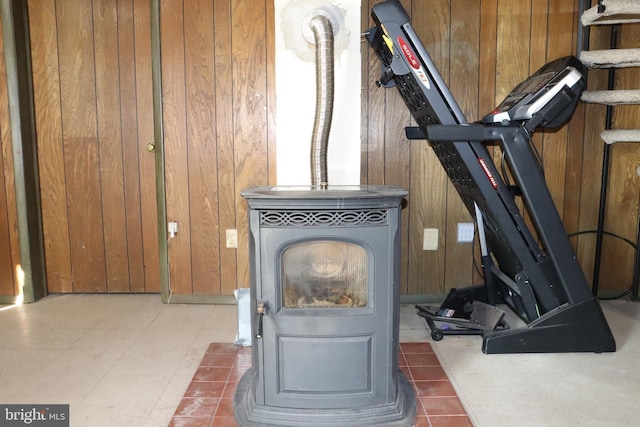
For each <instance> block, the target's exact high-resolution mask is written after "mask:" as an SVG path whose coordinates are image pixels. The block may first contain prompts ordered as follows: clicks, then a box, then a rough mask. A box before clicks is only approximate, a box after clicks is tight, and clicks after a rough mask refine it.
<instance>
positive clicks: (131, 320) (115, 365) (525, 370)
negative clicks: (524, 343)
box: [0, 295, 640, 427]
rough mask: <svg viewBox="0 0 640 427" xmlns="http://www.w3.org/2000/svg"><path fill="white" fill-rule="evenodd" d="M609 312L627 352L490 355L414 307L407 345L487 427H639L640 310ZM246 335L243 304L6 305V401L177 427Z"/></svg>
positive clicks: (109, 300)
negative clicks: (205, 376)
mask: <svg viewBox="0 0 640 427" xmlns="http://www.w3.org/2000/svg"><path fill="white" fill-rule="evenodd" d="M602 306H603V309H604V312H605V315H606V316H607V319H608V320H609V323H610V325H611V328H612V330H613V332H614V335H615V337H616V340H617V343H618V351H617V352H615V353H605V354H591V353H589V354H587V353H584V354H583V353H579V354H520V355H485V354H483V353H482V351H481V338H480V337H478V336H447V337H445V338H444V339H443V340H442V341H439V342H431V339H430V337H429V331H428V330H427V329H426V327H425V322H424V319H422V318H420V317H419V316H417V315H416V311H415V309H414V308H413V307H412V306H403V307H402V310H401V331H400V340H401V342H403V343H405V342H407V343H408V342H429V343H430V345H431V347H432V349H433V351H434V353H435V355H436V356H437V358H438V360H439V362H440V363H441V366H442V367H443V369H444V371H445V372H446V374H447V377H448V379H449V381H450V383H451V385H452V387H453V390H455V392H456V394H457V395H458V397H459V399H460V401H461V402H462V405H463V407H464V409H465V411H466V413H467V414H468V416H469V418H470V420H471V422H472V424H473V425H474V426H476V427H485V426H486V427H489V426H491V427H500V426H509V427H511V426H536V427H537V426H541V425H544V426H562V427H564V426H569V425H571V426H574V425H575V426H577V425H579V426H603V425H606V426H611V427H617V426H635V425H638V420H639V419H640V406H639V405H638V402H640V304H639V303H632V302H628V301H606V302H603V303H602ZM236 328H237V314H236V307H235V306H233V305H173V304H171V305H167V304H162V303H161V301H160V297H159V296H158V295H64V296H59V295H53V296H49V297H47V298H45V299H43V300H41V301H39V302H37V303H35V304H28V305H22V306H17V307H13V306H5V307H0V334H1V335H0V337H1V338H0V403H2V404H10V403H22V404H25V403H34V404H36V403H44V404H47V403H49V404H55V403H65V404H69V405H70V413H71V416H70V418H71V426H74V427H84V426H91V427H101V426H108V427H111V426H126V427H131V426H137V427H138V426H139V427H154V426H161V427H166V426H167V425H169V423H170V422H171V420H172V418H173V415H174V413H175V412H176V410H177V408H178V405H179V404H180V402H181V401H182V398H183V396H184V395H185V392H188V390H189V387H190V384H191V381H192V379H193V377H194V374H195V373H196V372H197V369H198V367H199V365H200V363H201V362H202V361H203V356H204V355H205V353H206V351H207V349H208V348H209V346H210V344H211V343H231V342H233V340H234V336H235V331H236ZM241 363H246V362H241ZM192 392H193V389H192ZM428 410H429V408H427V411H428ZM432 425H433V424H432Z"/></svg>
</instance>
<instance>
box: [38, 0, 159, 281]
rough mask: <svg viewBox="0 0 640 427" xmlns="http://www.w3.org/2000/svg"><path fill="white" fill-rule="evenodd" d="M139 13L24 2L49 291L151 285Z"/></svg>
mask: <svg viewBox="0 0 640 427" xmlns="http://www.w3.org/2000/svg"><path fill="white" fill-rule="evenodd" d="M149 11H150V7H149V2H148V0H147V1H144V0H136V1H132V0H93V1H91V0H80V1H79V0H30V1H29V18H30V28H31V46H32V64H33V84H34V98H35V110H36V130H37V134H38V156H39V159H38V160H39V169H40V182H41V188H42V190H41V192H42V220H43V228H44V240H45V242H44V243H45V253H46V266H47V281H48V289H49V292H149V291H151V292H157V291H158V290H159V278H158V277H159V268H158V237H157V226H156V224H157V221H156V215H157V210H156V196H155V168H154V159H153V155H151V154H148V153H147V152H146V150H145V147H146V144H147V143H148V142H150V141H153V111H152V96H151V94H152V83H151V47H150V22H149V15H150V13H149Z"/></svg>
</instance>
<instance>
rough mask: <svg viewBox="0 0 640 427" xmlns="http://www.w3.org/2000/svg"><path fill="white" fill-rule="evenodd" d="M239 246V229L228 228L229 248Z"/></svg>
mask: <svg viewBox="0 0 640 427" xmlns="http://www.w3.org/2000/svg"><path fill="white" fill-rule="evenodd" d="M237 247H238V230H236V229H235V228H232V229H228V230H227V248H237Z"/></svg>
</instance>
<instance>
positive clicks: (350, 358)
mask: <svg viewBox="0 0 640 427" xmlns="http://www.w3.org/2000/svg"><path fill="white" fill-rule="evenodd" d="M406 195H407V192H406V191H405V190H403V189H400V188H397V187H389V186H353V187H347V186H337V187H329V188H328V189H325V190H316V189H312V188H303V187H257V188H251V189H247V190H245V191H243V192H242V196H243V197H244V198H245V199H246V200H247V202H248V206H249V227H250V257H251V259H250V265H251V281H252V282H251V312H252V314H251V316H252V325H253V326H252V333H253V335H254V338H253V347H252V362H253V364H252V367H251V369H249V370H248V371H247V373H246V374H245V375H244V376H243V377H242V379H241V380H240V382H239V383H238V387H237V389H236V393H235V397H234V412H235V416H236V420H237V421H238V423H239V425H241V426H341V427H347V426H389V427H391V426H394V427H395V426H398V427H399V426H411V425H412V424H413V421H414V418H415V409H416V404H415V396H414V392H413V389H412V388H411V385H410V384H409V382H408V381H407V379H406V378H405V377H404V375H403V374H402V373H401V372H400V370H399V368H398V344H399V343H398V341H399V336H398V335H399V284H398V281H399V271H400V270H399V269H400V267H399V265H400V264H399V262H400V256H399V255H400V245H399V243H400V233H399V231H400V214H401V209H402V207H401V204H402V201H403V198H404V196H406Z"/></svg>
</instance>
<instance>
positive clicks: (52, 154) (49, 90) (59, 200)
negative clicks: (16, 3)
mask: <svg viewBox="0 0 640 427" xmlns="http://www.w3.org/2000/svg"><path fill="white" fill-rule="evenodd" d="M28 4H29V23H30V38H31V67H32V74H33V88H34V107H35V119H36V128H37V131H38V142H37V144H38V169H39V173H40V177H39V178H40V183H41V185H40V197H41V208H42V227H43V233H44V244H45V262H46V268H47V286H48V291H49V292H72V291H73V278H72V273H71V247H70V240H69V239H70V236H69V219H68V216H67V194H66V186H65V185H66V184H65V164H64V147H63V138H62V112H61V104H60V102H61V101H60V75H59V62H58V44H57V40H58V31H57V26H56V11H55V1H54V0H29V3H28Z"/></svg>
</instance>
